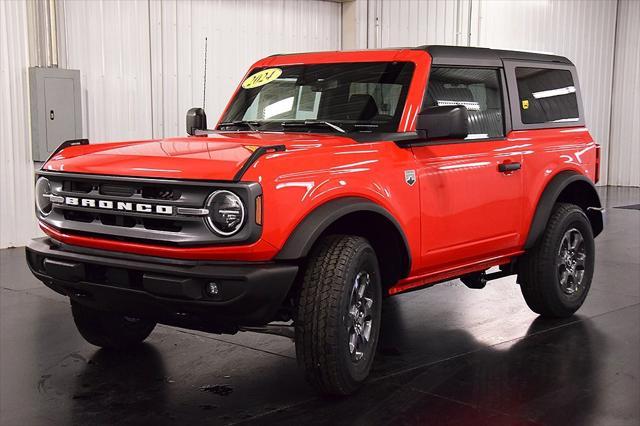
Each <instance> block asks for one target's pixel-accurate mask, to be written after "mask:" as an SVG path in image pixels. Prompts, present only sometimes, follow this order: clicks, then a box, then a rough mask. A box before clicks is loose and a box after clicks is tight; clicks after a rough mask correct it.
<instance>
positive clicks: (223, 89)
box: [150, 0, 341, 137]
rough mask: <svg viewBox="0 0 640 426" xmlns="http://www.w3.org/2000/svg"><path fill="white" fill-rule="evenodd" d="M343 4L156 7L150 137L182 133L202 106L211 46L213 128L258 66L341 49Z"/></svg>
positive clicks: (175, 3)
mask: <svg viewBox="0 0 640 426" xmlns="http://www.w3.org/2000/svg"><path fill="white" fill-rule="evenodd" d="M340 9H341V8H340V4H338V3H332V2H326V1H290V0H268V1H263V0H241V1H229V0H217V1H195V0H190V1H189V0H187V1H184V0H163V1H162V2H151V4H150V12H151V73H152V76H153V97H154V98H153V127H154V129H153V133H154V136H156V137H159V136H169V135H176V134H184V133H185V123H184V117H185V112H186V111H187V109H189V108H190V107H193V106H202V82H203V78H202V77H203V69H204V66H203V65H204V64H203V62H204V39H205V37H207V39H208V59H207V105H206V108H205V110H206V111H207V118H208V119H209V121H210V123H209V124H210V125H212V124H213V123H215V122H216V121H217V119H218V117H219V116H220V113H221V112H222V110H223V109H224V107H225V106H226V103H227V101H228V100H229V97H230V96H231V94H232V93H233V90H235V88H236V85H237V84H238V82H239V81H240V79H241V77H242V75H244V73H245V72H246V71H247V69H248V67H249V66H250V65H251V64H252V63H253V62H255V61H256V60H257V59H259V58H262V57H265V56H268V55H271V54H274V53H283V52H285V53H286V52H300V51H305V50H339V49H340V28H341V25H340V24H341V22H340Z"/></svg>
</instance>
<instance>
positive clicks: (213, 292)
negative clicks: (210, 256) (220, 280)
mask: <svg viewBox="0 0 640 426" xmlns="http://www.w3.org/2000/svg"><path fill="white" fill-rule="evenodd" d="M205 291H206V292H207V296H217V295H218V294H220V287H218V284H217V283H214V282H210V283H209V284H207V285H206V287H205Z"/></svg>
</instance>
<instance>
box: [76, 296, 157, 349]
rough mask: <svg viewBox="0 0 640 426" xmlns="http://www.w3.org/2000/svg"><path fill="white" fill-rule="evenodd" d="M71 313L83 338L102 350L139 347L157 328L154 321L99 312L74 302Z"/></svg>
mask: <svg viewBox="0 0 640 426" xmlns="http://www.w3.org/2000/svg"><path fill="white" fill-rule="evenodd" d="M71 312H72V313H73V320H74V322H75V323H76V327H77V328H78V331H79V332H80V334H81V335H82V337H84V339H85V340H86V341H87V342H89V343H91V344H92V345H95V346H99V347H101V348H110V349H122V348H126V347H130V346H134V345H138V344H140V343H142V342H143V341H144V339H146V338H147V337H148V336H149V334H151V332H152V331H153V329H154V328H155V326H156V323H155V322H153V321H149V320H145V319H139V318H129V317H125V316H123V315H118V314H115V313H112V312H105V311H99V310H96V309H92V308H89V307H87V306H84V305H81V304H79V303H77V302H74V301H71Z"/></svg>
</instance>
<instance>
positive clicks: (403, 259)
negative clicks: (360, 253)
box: [275, 197, 411, 287]
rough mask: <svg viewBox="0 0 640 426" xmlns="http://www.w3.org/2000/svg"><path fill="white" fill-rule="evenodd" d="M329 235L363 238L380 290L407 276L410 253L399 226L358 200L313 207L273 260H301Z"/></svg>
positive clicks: (381, 209)
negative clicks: (373, 257) (370, 252)
mask: <svg viewBox="0 0 640 426" xmlns="http://www.w3.org/2000/svg"><path fill="white" fill-rule="evenodd" d="M329 234H350V235H359V236H362V237H365V238H367V239H368V240H369V242H370V243H371V245H372V246H373V249H374V250H375V251H376V255H377V256H378V261H379V266H380V271H381V275H382V280H383V286H385V287H388V286H390V285H392V284H394V283H395V282H396V281H398V280H399V279H400V278H404V277H406V276H408V275H409V271H410V269H411V251H410V249H409V243H408V240H407V238H406V235H405V234H404V232H403V230H402V227H401V225H400V224H399V223H398V221H397V220H396V218H395V217H394V216H393V215H392V214H391V213H390V212H389V211H388V210H387V209H385V208H384V207H382V206H380V205H379V204H376V203H375V202H373V201H371V200H368V199H366V198H361V197H343V198H338V199H334V200H331V201H328V202H326V203H324V204H322V205H320V206H318V207H316V208H315V209H314V210H312V211H311V213H309V214H308V215H307V216H306V217H305V218H304V219H303V220H302V222H300V223H299V224H298V226H297V227H296V228H295V229H294V231H293V232H292V233H291V234H290V235H289V238H288V239H287V241H286V242H285V244H284V246H283V247H282V249H281V250H280V252H279V253H278V254H277V255H276V256H275V259H276V260H297V259H302V258H305V257H307V255H308V254H309V252H310V251H311V250H312V248H313V246H314V245H315V244H316V243H317V242H318V241H319V240H320V238H322V237H323V236H325V235H329Z"/></svg>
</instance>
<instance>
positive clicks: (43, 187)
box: [36, 177, 52, 216]
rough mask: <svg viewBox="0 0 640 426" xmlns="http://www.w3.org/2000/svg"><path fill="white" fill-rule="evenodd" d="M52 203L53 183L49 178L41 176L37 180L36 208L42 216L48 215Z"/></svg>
mask: <svg viewBox="0 0 640 426" xmlns="http://www.w3.org/2000/svg"><path fill="white" fill-rule="evenodd" d="M51 204H52V203H51V184H50V183H49V179H47V178H45V177H41V178H40V179H38V181H37V182H36V208H37V209H38V212H39V213H40V214H41V215H42V216H48V215H49V213H51Z"/></svg>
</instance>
